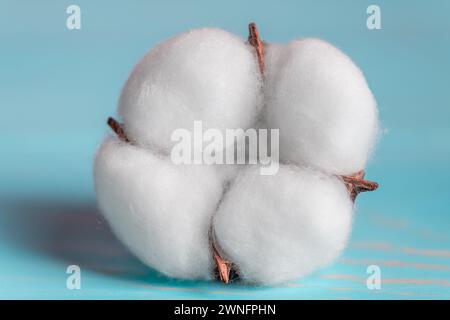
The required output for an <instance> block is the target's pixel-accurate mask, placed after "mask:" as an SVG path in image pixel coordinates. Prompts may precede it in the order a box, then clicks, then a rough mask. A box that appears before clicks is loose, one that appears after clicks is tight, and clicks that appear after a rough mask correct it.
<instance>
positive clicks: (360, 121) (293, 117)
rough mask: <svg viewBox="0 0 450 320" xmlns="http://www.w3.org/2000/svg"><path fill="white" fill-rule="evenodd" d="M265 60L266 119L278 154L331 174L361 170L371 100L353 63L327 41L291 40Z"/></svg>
mask: <svg viewBox="0 0 450 320" xmlns="http://www.w3.org/2000/svg"><path fill="white" fill-rule="evenodd" d="M281 51H282V52H281V53H280V52H278V53H277V54H278V56H279V58H278V59H271V60H270V59H269V60H268V61H267V69H268V70H270V71H269V72H268V73H267V76H266V84H265V85H266V87H265V91H266V101H267V110H266V111H267V112H266V121H267V124H268V126H269V127H270V128H279V129H280V158H281V160H282V161H285V162H293V163H296V164H302V165H307V166H313V167H316V168H319V169H321V170H324V171H326V172H328V173H333V174H342V175H346V174H353V173H355V172H358V171H360V170H362V169H364V167H365V165H366V161H367V159H368V156H369V153H370V151H371V149H372V146H373V144H374V142H375V139H376V135H377V131H378V129H377V128H378V119H377V118H378V113H377V109H376V101H375V99H374V97H373V95H372V93H371V91H370V89H369V87H368V85H367V82H366V80H365V78H364V76H363V74H362V73H361V71H360V70H359V68H358V67H357V66H356V65H355V64H354V63H353V62H352V61H351V60H350V58H349V57H347V56H346V55H345V54H344V53H342V52H341V51H339V50H338V49H337V48H335V47H333V46H332V45H330V44H328V43H326V42H324V41H321V40H318V39H305V40H300V41H293V42H291V43H290V44H288V45H287V46H285V47H284V48H283V49H282V50H281Z"/></svg>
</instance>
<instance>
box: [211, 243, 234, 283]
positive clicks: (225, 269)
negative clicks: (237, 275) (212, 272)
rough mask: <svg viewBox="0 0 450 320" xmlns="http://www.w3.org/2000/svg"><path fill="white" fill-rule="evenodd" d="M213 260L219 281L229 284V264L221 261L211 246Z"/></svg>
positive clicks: (223, 260)
mask: <svg viewBox="0 0 450 320" xmlns="http://www.w3.org/2000/svg"><path fill="white" fill-rule="evenodd" d="M213 258H214V262H215V263H216V268H217V274H218V278H219V279H220V281H222V282H223V283H225V284H227V283H229V282H230V273H231V263H230V262H228V261H227V260H225V259H223V258H222V257H221V256H220V254H219V253H218V252H217V250H216V248H215V247H214V246H213Z"/></svg>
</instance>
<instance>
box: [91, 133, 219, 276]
mask: <svg viewBox="0 0 450 320" xmlns="http://www.w3.org/2000/svg"><path fill="white" fill-rule="evenodd" d="M94 177H95V189H96V193H97V199H98V203H99V206H100V209H101V211H102V212H103V214H104V215H105V217H106V219H107V220H108V222H109V224H110V225H111V227H112V229H113V231H114V232H115V233H116V235H117V236H118V237H119V239H120V240H121V241H122V242H123V243H125V244H126V245H127V246H128V248H129V249H130V250H131V251H132V252H133V253H134V254H135V255H136V256H137V257H139V258H140V259H141V260H142V261H143V262H144V263H146V264H147V265H149V266H151V267H153V268H155V269H157V270H159V271H160V272H162V273H164V274H166V275H168V276H171V277H176V278H185V279H186V278H187V279H198V278H199V279H209V278H211V277H212V270H213V261H212V258H211V250H210V245H209V240H208V231H209V228H210V223H211V216H212V215H213V213H214V212H215V210H216V207H217V204H218V202H219V200H220V198H221V196H222V192H223V186H222V184H223V182H222V179H221V178H219V176H218V175H217V171H216V169H215V167H214V166H204V165H174V164H173V163H172V162H171V161H170V159H169V158H165V157H160V156H157V155H155V154H153V153H152V152H151V151H149V150H146V149H142V148H137V147H135V146H133V145H131V144H129V143H125V142H122V141H120V140H119V139H117V138H115V137H114V138H107V139H106V140H105V142H104V143H103V144H102V146H101V147H100V149H99V151H98V152H97V155H96V159H95V165H94Z"/></svg>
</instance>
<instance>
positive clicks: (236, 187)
mask: <svg viewBox="0 0 450 320" xmlns="http://www.w3.org/2000/svg"><path fill="white" fill-rule="evenodd" d="M351 223H352V201H351V200H350V198H349V195H348V193H347V190H346V188H345V186H344V184H343V183H342V181H341V180H340V179H339V178H337V177H333V176H326V175H323V174H321V173H318V172H316V171H313V170H311V169H305V168H301V169H300V168H296V167H289V166H284V165H283V166H280V168H279V171H278V174H276V175H273V176H262V175H260V174H259V169H258V167H257V166H251V167H248V168H247V169H245V170H242V171H240V174H239V176H238V177H237V179H236V180H235V183H234V184H233V185H232V186H231V188H230V190H229V191H228V193H227V194H226V196H225V198H224V199H223V201H222V203H221V205H220V207H219V209H218V212H217V213H216V214H215V216H214V218H213V226H214V232H215V241H216V243H217V244H218V247H220V248H221V254H222V255H223V257H224V258H226V259H228V260H229V261H232V262H233V263H234V264H236V266H237V268H238V273H239V275H240V276H241V277H242V279H243V280H244V281H247V282H251V283H258V284H276V283H283V282H287V281H289V280H293V279H296V278H299V277H303V276H305V275H307V274H308V273H310V272H312V271H313V270H315V269H316V268H319V267H323V266H325V265H327V264H328V263H330V262H331V261H332V260H333V259H334V258H336V257H337V256H338V255H339V254H340V252H341V251H342V250H343V248H344V247H345V245H346V242H347V238H348V236H349V233H350V230H351Z"/></svg>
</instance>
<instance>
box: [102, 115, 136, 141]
mask: <svg viewBox="0 0 450 320" xmlns="http://www.w3.org/2000/svg"><path fill="white" fill-rule="evenodd" d="M107 123H108V126H110V127H111V129H112V130H113V131H114V132H115V133H116V134H117V136H118V137H119V139H120V140H123V141H125V142H130V140H129V139H128V137H127V135H126V133H125V130H124V129H123V125H122V124H121V123H119V122H118V121H117V120H115V119H114V118H112V117H109V118H108V121H107Z"/></svg>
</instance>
